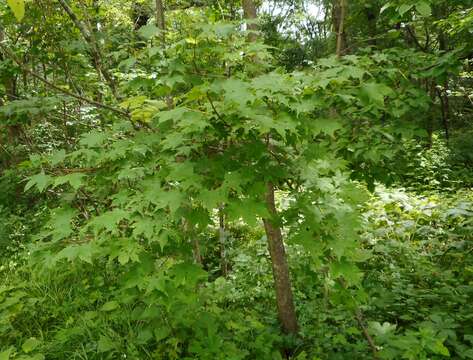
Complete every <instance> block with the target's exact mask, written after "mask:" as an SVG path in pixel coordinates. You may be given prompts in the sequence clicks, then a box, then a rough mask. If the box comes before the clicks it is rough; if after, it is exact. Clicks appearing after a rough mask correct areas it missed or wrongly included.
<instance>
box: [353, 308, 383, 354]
mask: <svg viewBox="0 0 473 360" xmlns="http://www.w3.org/2000/svg"><path fill="white" fill-rule="evenodd" d="M355 317H356V321H357V322H358V325H359V326H360V327H361V330H362V331H363V335H364V336H365V338H366V341H368V344H369V345H370V348H371V351H372V352H373V358H374V359H379V358H378V348H377V347H376V344H375V343H374V340H373V338H372V337H371V335H370V333H369V332H368V329H367V328H366V326H365V324H364V321H363V314H362V312H361V310H360V309H357V310H356V312H355Z"/></svg>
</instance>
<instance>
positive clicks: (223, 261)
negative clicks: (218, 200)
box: [218, 205, 228, 278]
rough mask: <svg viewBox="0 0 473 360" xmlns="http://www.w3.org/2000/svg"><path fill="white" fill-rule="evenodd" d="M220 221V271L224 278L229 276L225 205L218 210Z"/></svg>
mask: <svg viewBox="0 0 473 360" xmlns="http://www.w3.org/2000/svg"><path fill="white" fill-rule="evenodd" d="M218 220H219V229H218V238H219V242H220V269H221V271H222V275H223V277H225V278H226V277H227V275H228V264H227V255H226V246H225V245H226V242H227V233H226V229H225V215H224V213H223V205H222V206H221V207H220V208H219V209H218Z"/></svg>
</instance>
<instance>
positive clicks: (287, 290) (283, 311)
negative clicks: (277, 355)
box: [263, 182, 298, 334]
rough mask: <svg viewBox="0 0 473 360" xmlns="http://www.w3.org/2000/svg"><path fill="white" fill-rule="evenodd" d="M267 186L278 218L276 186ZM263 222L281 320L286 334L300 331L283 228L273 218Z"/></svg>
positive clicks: (271, 208)
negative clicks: (275, 195) (275, 196)
mask: <svg viewBox="0 0 473 360" xmlns="http://www.w3.org/2000/svg"><path fill="white" fill-rule="evenodd" d="M266 187H267V188H266V206H267V207H268V209H269V212H270V214H271V216H272V217H273V218H277V216H278V214H277V210H276V205H275V201H274V186H273V184H272V183H271V182H269V183H268V184H267V185H266ZM263 223H264V229H265V232H266V237H267V239H268V248H269V254H270V255H271V265H272V268H273V277H274V288H275V290H276V303H277V308H278V316H279V321H280V322H281V326H282V329H283V331H284V332H285V333H286V334H296V333H297V331H298V325H297V316H296V310H295V307H294V299H293V295H292V287H291V280H290V278H289V266H288V264H287V257H286V251H285V249H284V242H283V238H282V233H281V228H280V227H279V225H278V224H276V223H275V222H274V220H272V219H263Z"/></svg>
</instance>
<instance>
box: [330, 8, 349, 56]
mask: <svg viewBox="0 0 473 360" xmlns="http://www.w3.org/2000/svg"><path fill="white" fill-rule="evenodd" d="M346 7H347V6H346V0H334V3H333V14H332V17H333V19H332V21H333V26H334V31H335V32H336V34H337V48H336V54H337V56H338V57H341V56H342V55H344V54H345V49H346V46H347V41H346V34H345V16H346Z"/></svg>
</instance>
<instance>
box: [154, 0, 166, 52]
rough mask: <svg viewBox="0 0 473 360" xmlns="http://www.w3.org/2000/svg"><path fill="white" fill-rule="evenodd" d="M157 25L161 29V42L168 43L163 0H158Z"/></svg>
mask: <svg viewBox="0 0 473 360" xmlns="http://www.w3.org/2000/svg"><path fill="white" fill-rule="evenodd" d="M156 26H157V27H158V29H159V30H160V36H161V43H162V44H163V46H164V45H165V44H166V22H165V18H164V4H163V0H156Z"/></svg>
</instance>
